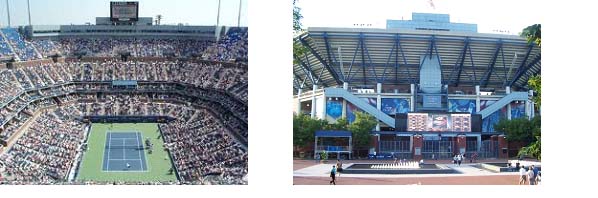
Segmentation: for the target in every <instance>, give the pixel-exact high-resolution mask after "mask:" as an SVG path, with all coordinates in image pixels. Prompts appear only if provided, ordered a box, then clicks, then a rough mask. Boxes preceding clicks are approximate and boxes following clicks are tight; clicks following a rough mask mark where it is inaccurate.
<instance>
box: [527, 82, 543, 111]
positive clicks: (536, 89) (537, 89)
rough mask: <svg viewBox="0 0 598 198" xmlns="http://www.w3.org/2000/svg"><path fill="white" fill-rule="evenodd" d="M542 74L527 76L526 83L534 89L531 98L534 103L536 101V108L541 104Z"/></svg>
mask: <svg viewBox="0 0 598 198" xmlns="http://www.w3.org/2000/svg"><path fill="white" fill-rule="evenodd" d="M541 83H542V76H541V75H539V74H538V75H535V76H532V77H530V78H529V80H528V81H527V85H528V86H529V87H530V88H531V89H532V90H534V97H533V98H532V100H533V101H534V103H536V106H537V107H538V108H540V105H541V99H540V97H541V95H542V84H541Z"/></svg>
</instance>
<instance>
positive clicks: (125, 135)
mask: <svg viewBox="0 0 598 198" xmlns="http://www.w3.org/2000/svg"><path fill="white" fill-rule="evenodd" d="M144 152H145V151H144V149H143V141H142V137H141V133H139V132H107V133H106V147H104V163H103V165H102V170H103V171H110V172H121V171H138V172H139V171H146V170H147V164H146V162H145V153H144Z"/></svg>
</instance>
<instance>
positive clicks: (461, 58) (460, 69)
mask: <svg viewBox="0 0 598 198" xmlns="http://www.w3.org/2000/svg"><path fill="white" fill-rule="evenodd" d="M467 49H469V37H468V38H466V39H465V45H464V46H463V50H462V51H461V55H460V56H459V59H458V60H457V62H456V63H455V66H457V65H458V67H457V75H456V76H457V80H456V81H454V84H455V86H459V81H461V72H463V63H465V56H467V54H466V52H467ZM453 71H454V70H453ZM452 74H453V73H452V72H451V81H452V82H453V80H452V79H453V75H452Z"/></svg>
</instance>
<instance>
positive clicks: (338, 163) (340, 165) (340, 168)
mask: <svg viewBox="0 0 598 198" xmlns="http://www.w3.org/2000/svg"><path fill="white" fill-rule="evenodd" d="M336 172H338V176H339V177H340V176H341V172H343V163H342V162H341V160H336Z"/></svg>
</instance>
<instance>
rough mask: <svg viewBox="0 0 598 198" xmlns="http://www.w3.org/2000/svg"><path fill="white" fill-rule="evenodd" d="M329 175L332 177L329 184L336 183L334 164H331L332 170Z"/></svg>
mask: <svg viewBox="0 0 598 198" xmlns="http://www.w3.org/2000/svg"><path fill="white" fill-rule="evenodd" d="M330 177H331V179H332V180H331V181H330V184H334V185H336V166H332V170H330Z"/></svg>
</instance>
